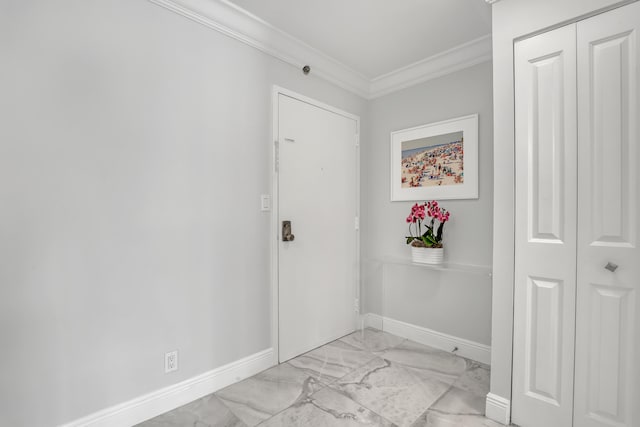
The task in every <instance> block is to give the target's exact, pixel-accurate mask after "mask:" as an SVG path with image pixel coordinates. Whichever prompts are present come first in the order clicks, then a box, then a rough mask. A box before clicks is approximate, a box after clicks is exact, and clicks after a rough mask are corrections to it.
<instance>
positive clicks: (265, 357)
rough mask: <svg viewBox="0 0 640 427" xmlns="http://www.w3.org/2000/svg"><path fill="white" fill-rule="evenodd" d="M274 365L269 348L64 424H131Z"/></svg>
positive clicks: (76, 426) (98, 426) (100, 426)
mask: <svg viewBox="0 0 640 427" xmlns="http://www.w3.org/2000/svg"><path fill="white" fill-rule="evenodd" d="M271 366H273V349H272V348H269V349H267V350H263V351H261V352H258V353H255V354H252V355H251V356H248V357H245V358H243V359H240V360H236V361H235V362H231V363H229V364H226V365H224V366H221V367H219V368H216V369H213V370H211V371H209V372H205V373H204V374H201V375H198V376H195V377H193V378H190V379H188V380H185V381H182V382H179V383H177V384H174V385H171V386H168V387H165V388H162V389H160V390H157V391H154V392H151V393H148V394H145V395H143V396H140V397H136V398H134V399H131V400H129V401H128V402H124V403H121V404H119V405H115V406H112V407H110V408H107V409H103V410H101V411H98V412H95V413H93V414H90V415H87V416H86V417H83V418H80V419H77V420H75V421H72V422H70V423H68V424H64V425H62V426H61V427H120V426H122V427H128V426H132V425H134V424H138V423H141V422H142V421H145V420H148V419H151V418H153V417H156V416H158V415H160V414H163V413H165V412H167V411H171V410H173V409H175V408H177V407H179V406H182V405H185V404H187V403H189V402H192V401H194V400H196V399H200V398H201V397H204V396H206V395H208V394H211V393H213V392H215V391H218V390H220V389H222V388H224V387H226V386H228V385H231V384H233V383H235V382H238V381H240V380H243V379H245V378H248V377H250V376H252V375H255V374H257V373H258V372H261V371H263V370H265V369H268V368H270V367H271Z"/></svg>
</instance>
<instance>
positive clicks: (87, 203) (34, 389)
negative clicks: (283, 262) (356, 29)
mask: <svg viewBox="0 0 640 427" xmlns="http://www.w3.org/2000/svg"><path fill="white" fill-rule="evenodd" d="M0 58H1V59H0V61H1V62H2V65H1V66H0V93H2V96H0V117H1V120H2V124H1V125H0V141H1V143H0V206H2V208H1V209H0V339H1V342H2V347H3V350H2V363H1V364H0V378H1V381H0V425H3V426H5V425H6V426H15V427H19V426H28V427H37V426H51V425H56V424H59V423H62V422H67V421H71V420H73V419H76V418H78V417H81V416H84V415H87V414H89V413H92V412H94V411H97V410H100V409H103V408H105V407H108V406H111V405H114V404H117V403H121V402H123V401H126V400H129V399H131V398H134V397H137V396H140V395H142V394H145V393H148V392H150V391H153V390H157V389H159V388H161V387H164V386H167V385H170V384H173V383H177V382H179V381H182V380H184V379H187V378H190V377H193V376H195V375H197V374H201V373H203V372H206V371H209V370H211V369H213V368H216V367H218V366H221V365H223V364H226V363H228V362H231V361H234V360H237V359H240V358H242V357H245V356H248V355H250V354H253V353H256V352H258V351H261V350H264V349H266V348H268V347H270V342H269V337H270V334H269V324H270V313H269V310H270V308H269V307H270V305H269V301H270V300H269V278H270V275H269V244H268V234H269V214H265V213H261V212H260V210H259V207H260V203H259V197H260V194H261V193H269V191H270V187H269V176H270V175H269V164H268V161H269V159H270V155H271V148H270V134H271V130H270V126H271V87H272V85H273V84H278V85H281V86H283V87H286V88H288V89H291V90H294V91H297V92H300V93H303V94H305V95H307V96H310V97H313V98H316V99H318V100H320V101H323V102H326V103H328V104H331V105H334V106H336V107H338V108H341V109H344V110H346V111H349V112H352V113H354V114H357V115H360V116H361V117H363V120H364V114H365V108H366V104H365V102H364V101H363V100H361V99H360V98H358V97H356V96H355V95H352V94H350V93H348V92H345V91H343V90H341V89H338V88H336V87H335V86H332V85H331V84H328V83H326V82H324V81H321V80H319V79H317V78H315V77H313V74H312V75H310V76H308V77H305V76H303V75H302V73H301V72H300V70H297V69H295V68H293V67H291V66H289V65H287V64H285V63H282V62H280V61H278V60H275V59H273V58H271V57H269V56H266V55H264V54H262V53H260V52H258V51H257V50H255V49H253V48H250V47H248V46H246V45H244V44H241V43H239V42H237V41H235V40H232V39H229V38H227V37H225V36H223V35H221V34H219V33H217V32H215V31H213V30H211V29H208V28H205V27H203V26H201V25H199V24H196V23H194V22H192V21H189V20H187V19H185V18H183V17H180V16H178V15H175V14H173V13H171V12H169V11H167V10H165V9H162V8H160V7H158V6H155V5H153V4H151V3H149V2H147V1H144V0H135V1H131V0H111V1H101V2H88V1H73V0H61V1H56V2H51V1H47V0H5V1H2V2H0ZM174 349H179V351H180V370H179V371H178V372H176V373H173V374H170V375H165V374H164V372H163V357H164V353H165V352H166V351H170V350H174Z"/></svg>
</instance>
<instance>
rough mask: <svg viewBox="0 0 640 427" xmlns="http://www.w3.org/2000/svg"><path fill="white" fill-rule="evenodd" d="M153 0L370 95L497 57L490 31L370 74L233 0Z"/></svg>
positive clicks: (265, 51)
mask: <svg viewBox="0 0 640 427" xmlns="http://www.w3.org/2000/svg"><path fill="white" fill-rule="evenodd" d="M148 1H150V2H151V3H154V4H156V5H158V6H161V7H163V8H165V9H167V10H170V11H172V12H174V13H177V14H179V15H182V16H184V17H185V18H188V19H190V20H192V21H194V22H197V23H199V24H202V25H205V26H207V27H209V28H211V29H213V30H215V31H218V32H220V33H222V34H224V35H226V36H228V37H231V38H233V39H235V40H238V41H240V42H242V43H245V44H247V45H249V46H251V47H254V48H256V49H258V50H260V51H262V52H264V53H266V54H268V55H270V56H272V57H274V58H277V59H279V60H281V61H283V62H286V63H288V64H290V65H293V66H294V67H296V68H300V69H301V68H302V67H303V66H304V65H307V64H308V65H310V66H311V69H312V71H311V72H312V74H313V75H315V76H318V77H320V78H322V79H325V80H327V81H329V82H331V83H333V84H335V85H336V86H339V87H341V88H343V89H346V90H348V91H350V92H353V93H355V94H356V95H359V96H361V97H363V98H365V99H372V98H376V97H379V96H383V95H386V94H388V93H391V92H394V91H396V90H400V89H404V88H406V87H409V86H412V85H415V84H418V83H421V82H424V81H426V80H430V79H433V78H436V77H439V76H442V75H445V74H448V73H452V72H455V71H458V70H461V69H463V68H466V67H470V66H473V65H475V64H478V63H480V62H484V61H487V60H490V59H491V36H490V35H487V36H484V37H481V38H479V39H476V40H473V41H471V42H469V43H465V44H463V45H460V46H457V47H455V48H453V49H450V50H448V51H446V52H443V53H440V54H437V55H434V56H432V57H430V58H426V59H424V60H422V61H418V62H416V63H414V64H411V65H408V66H406V67H402V68H400V69H398V70H395V71H392V72H390V73H387V74H384V75H382V76H379V77H376V78H374V79H369V78H367V77H366V76H364V75H363V74H361V73H359V72H357V71H355V70H353V69H352V68H350V67H348V66H347V65H345V64H343V63H341V62H339V61H337V60H335V59H334V58H332V57H330V56H329V55H327V54H325V53H323V52H321V51H320V50H318V49H315V48H314V47H312V46H309V45H308V44H306V43H304V42H303V41H301V40H299V39H297V38H295V37H293V36H291V35H289V34H287V33H285V32H284V31H282V30H280V29H278V28H276V27H274V26H272V25H271V24H269V23H268V22H265V21H264V20H262V19H260V18H258V17H257V16H255V15H252V14H251V13H249V12H247V11H245V10H244V9H242V8H240V7H238V6H236V5H235V4H233V3H231V2H229V1H228V0H148ZM487 1H498V0H487Z"/></svg>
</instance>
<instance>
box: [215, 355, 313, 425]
mask: <svg viewBox="0 0 640 427" xmlns="http://www.w3.org/2000/svg"><path fill="white" fill-rule="evenodd" d="M322 387H324V385H323V384H321V383H319V382H318V380H316V379H315V378H313V377H310V376H309V375H307V374H306V373H304V372H303V371H301V370H299V369H297V368H294V367H293V366H291V365H289V364H288V363H283V364H281V365H278V366H275V367H273V368H271V369H268V370H266V371H264V372H261V373H259V374H257V375H254V376H253V377H251V378H247V379H246V380H244V381H240V382H239V383H236V384H233V385H231V386H229V387H227V388H224V389H222V390H220V391H218V392H217V393H216V396H217V397H218V398H219V399H220V400H221V401H222V402H223V403H224V404H225V405H226V406H227V407H228V408H229V409H231V411H232V412H233V413H234V414H235V415H236V416H237V417H238V418H239V419H240V420H242V421H243V422H244V423H245V424H247V425H248V426H250V427H251V426H255V425H257V424H258V423H260V422H262V421H264V420H266V419H268V418H270V417H271V416H273V415H274V414H276V413H278V412H280V411H282V410H283V409H285V408H287V407H288V406H290V405H292V404H294V403H295V402H296V401H297V400H299V399H304V398H306V397H307V396H309V395H310V394H311V393H313V392H314V391H317V390H319V389H320V388H322Z"/></svg>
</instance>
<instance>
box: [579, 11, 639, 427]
mask: <svg viewBox="0 0 640 427" xmlns="http://www.w3.org/2000/svg"><path fill="white" fill-rule="evenodd" d="M639 31H640V3H633V4H631V5H629V6H625V7H622V8H620V9H616V10H613V11H611V12H608V13H605V14H602V15H598V16H595V17H593V18H590V19H587V20H585V21H582V22H580V23H578V32H577V34H578V45H577V46H578V48H577V49H578V126H579V127H578V132H579V149H578V152H579V162H578V164H579V167H578V177H579V178H578V183H579V184H578V191H579V197H578V200H579V202H578V278H577V283H578V295H577V318H576V320H577V329H576V380H575V397H574V399H575V414H574V419H575V422H574V425H575V426H579V427H594V426H617V427H622V426H624V427H638V426H640V361H639V360H640V249H639V248H638V245H639V244H640V206H639V203H640V183H639V182H638V181H639V180H640V173H639V171H638V169H639V168H640V141H639V139H640V131H639V126H640V110H639V103H640V92H639V91H640V87H639V84H638V83H639V80H640V75H639V74H640V68H638V67H639V66H640V64H639V63H638V58H639V56H640V34H639V33H638V32H639ZM607 263H611V265H610V266H609V269H607V268H606V266H607ZM613 264H615V265H617V268H615V266H614V265H613Z"/></svg>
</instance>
